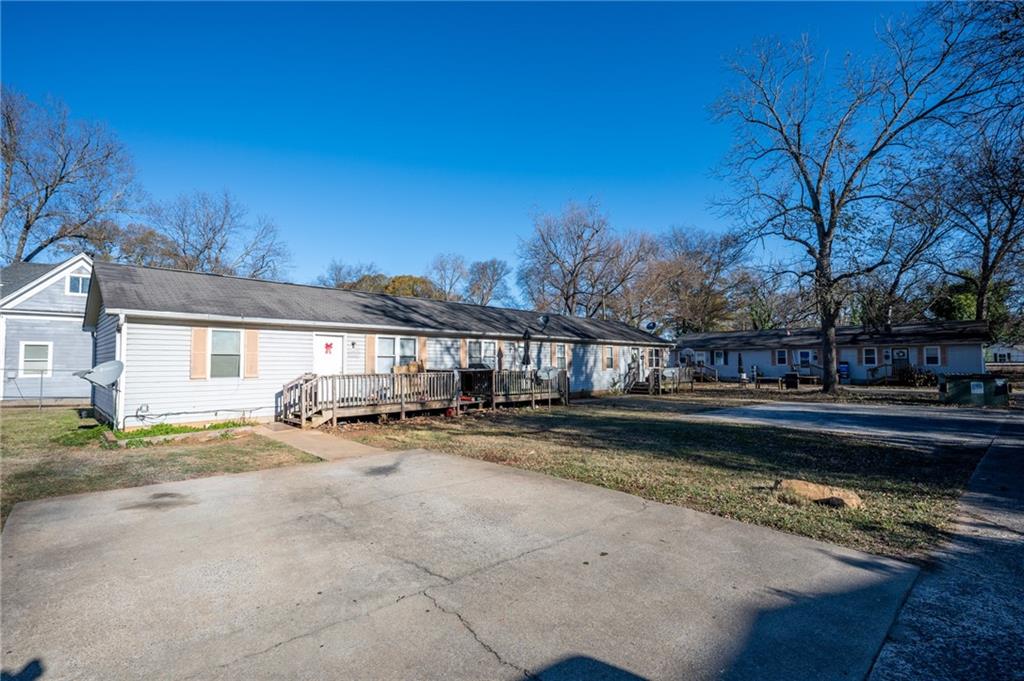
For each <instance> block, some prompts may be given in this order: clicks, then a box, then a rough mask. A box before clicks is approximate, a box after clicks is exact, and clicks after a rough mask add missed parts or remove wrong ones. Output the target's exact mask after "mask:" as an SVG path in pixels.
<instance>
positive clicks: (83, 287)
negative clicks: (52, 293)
mask: <svg viewBox="0 0 1024 681" xmlns="http://www.w3.org/2000/svg"><path fill="white" fill-rule="evenodd" d="M68 290H69V291H71V293H82V294H85V293H88V292H89V277H87V276H85V275H82V274H72V275H71V278H70V279H69V280H68Z"/></svg>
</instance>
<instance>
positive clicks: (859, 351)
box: [857, 348, 864, 366]
mask: <svg viewBox="0 0 1024 681" xmlns="http://www.w3.org/2000/svg"><path fill="white" fill-rule="evenodd" d="M857 366H864V348H857Z"/></svg>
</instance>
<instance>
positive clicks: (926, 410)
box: [680, 402, 1012, 447]
mask: <svg viewBox="0 0 1024 681" xmlns="http://www.w3.org/2000/svg"><path fill="white" fill-rule="evenodd" d="M1011 417H1012V413H1011V412H1009V411H1006V410H992V409H970V408H958V407H922V406H909V405H891V404H890V405H856V404H832V403H822V402H817V403H809V402H769V403H764V404H754V405H749V406H743V407H728V408H725V409H715V410H714V411H709V412H704V413H699V414H685V415H682V416H680V418H682V419H685V420H691V421H721V422H725V423H733V424H748V425H750V424H753V425H765V426H776V427H780V428H795V429H799V430H812V431H826V432H830V433H845V434H849V435H858V436H862V437H871V438H876V439H884V440H886V441H889V442H894V443H902V444H907V445H911V446H934V445H942V444H945V445H950V444H966V445H971V446H984V447H987V446H988V445H989V444H990V443H991V442H992V439H993V438H994V437H995V435H996V432H998V430H999V427H1000V425H1001V424H1002V423H1003V422H1004V421H1006V420H1007V419H1009V418H1011Z"/></svg>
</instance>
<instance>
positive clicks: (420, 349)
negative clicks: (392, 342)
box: [416, 336, 427, 369]
mask: <svg viewBox="0 0 1024 681" xmlns="http://www.w3.org/2000/svg"><path fill="white" fill-rule="evenodd" d="M416 359H417V361H419V363H420V364H421V365H422V366H423V368H424V369H426V368H427V337H426V336H420V337H419V338H417V339H416Z"/></svg>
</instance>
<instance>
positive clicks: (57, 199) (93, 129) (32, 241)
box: [0, 87, 134, 262]
mask: <svg viewBox="0 0 1024 681" xmlns="http://www.w3.org/2000/svg"><path fill="white" fill-rule="evenodd" d="M0 111H2V113H0V118H2V124H3V125H2V133H0V147H2V148H0V161H2V163H3V169H2V172H0V177H2V180H0V181H2V183H3V187H2V190H0V228H2V233H3V240H4V258H5V259H7V260H10V261H26V262H28V261H31V260H33V259H35V258H36V257H37V256H39V255H40V254H41V253H43V252H44V251H47V250H48V249H50V248H55V247H56V248H60V249H62V250H74V249H86V250H88V246H89V245H90V244H95V243H96V242H97V241H100V242H103V241H105V238H104V235H105V233H106V232H107V231H108V230H109V226H110V223H111V221H113V220H114V219H116V218H117V217H119V216H121V215H124V214H125V213H127V212H128V209H129V203H130V198H131V195H132V192H133V188H134V184H133V173H132V166H131V162H130V160H129V158H128V154H127V152H126V151H125V150H124V147H123V146H122V145H121V143H120V142H119V141H118V140H117V138H116V137H115V136H114V135H113V134H112V133H110V132H108V131H107V130H106V129H105V128H104V127H103V126H101V125H99V124H96V123H90V122H84V121H73V120H71V119H70V117H69V115H68V110H67V108H66V107H65V106H64V105H63V104H62V103H60V102H53V103H50V104H48V105H46V106H38V105H36V104H33V103H32V102H30V101H29V100H28V99H26V98H25V97H24V96H22V95H20V94H19V93H17V92H15V91H13V90H11V89H10V88H7V87H3V88H2V89H0Z"/></svg>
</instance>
